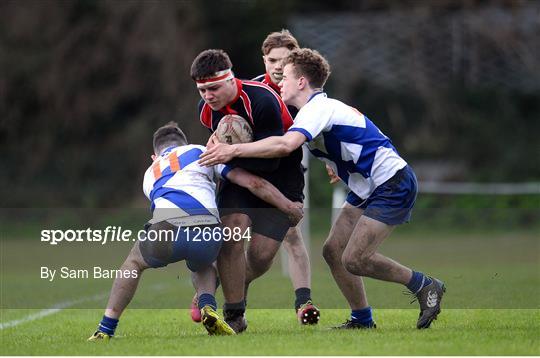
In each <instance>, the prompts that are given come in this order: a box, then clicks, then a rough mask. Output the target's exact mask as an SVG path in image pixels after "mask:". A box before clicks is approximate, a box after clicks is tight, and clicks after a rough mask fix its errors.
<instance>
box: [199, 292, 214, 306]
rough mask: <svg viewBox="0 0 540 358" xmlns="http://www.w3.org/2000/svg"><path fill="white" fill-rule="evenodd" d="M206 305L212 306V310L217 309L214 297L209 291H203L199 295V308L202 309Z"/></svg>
mask: <svg viewBox="0 0 540 358" xmlns="http://www.w3.org/2000/svg"><path fill="white" fill-rule="evenodd" d="M207 305H208V306H210V307H212V308H213V309H214V310H216V309H217V302H216V298H215V297H214V296H213V295H211V294H209V293H203V294H202V295H200V296H199V309H202V308H203V307H204V306H207Z"/></svg>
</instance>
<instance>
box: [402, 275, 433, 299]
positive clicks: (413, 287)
mask: <svg viewBox="0 0 540 358" xmlns="http://www.w3.org/2000/svg"><path fill="white" fill-rule="evenodd" d="M431 282H432V281H431V279H430V278H429V277H427V276H426V275H424V274H423V273H422V272H416V271H413V272H412V277H411V280H410V281H409V283H408V284H407V285H406V286H407V288H408V289H409V291H411V292H412V293H414V294H416V293H418V291H420V290H421V289H423V288H424V287H426V286H427V285H429V284H431Z"/></svg>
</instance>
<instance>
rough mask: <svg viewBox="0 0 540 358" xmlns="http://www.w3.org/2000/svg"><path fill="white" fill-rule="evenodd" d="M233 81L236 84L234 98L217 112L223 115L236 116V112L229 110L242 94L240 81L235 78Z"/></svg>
mask: <svg viewBox="0 0 540 358" xmlns="http://www.w3.org/2000/svg"><path fill="white" fill-rule="evenodd" d="M234 81H235V82H236V96H235V97H234V98H233V100H232V101H230V102H229V103H227V104H226V105H225V107H223V108H221V109H220V110H219V111H220V112H222V113H225V114H237V112H236V111H235V110H234V109H232V108H231V106H232V105H233V104H235V103H236V101H238V98H240V95H241V94H242V80H239V79H238V78H235V79H234Z"/></svg>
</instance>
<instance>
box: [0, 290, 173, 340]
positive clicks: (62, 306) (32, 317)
mask: <svg viewBox="0 0 540 358" xmlns="http://www.w3.org/2000/svg"><path fill="white" fill-rule="evenodd" d="M164 287H166V285H164V284H158V285H153V286H151V287H150V288H151V289H152V290H156V291H158V290H162V289H163V288H164ZM108 295H109V292H104V293H100V294H97V295H94V296H90V297H85V298H80V299H78V300H71V301H64V302H60V303H57V304H55V305H54V306H52V307H51V308H47V309H45V310H41V311H39V312H37V313H32V314H30V315H28V316H26V317H23V318H19V319H16V320H13V321H7V322H2V323H0V331H1V330H3V329H6V328H11V327H15V326H18V325H20V324H23V323H26V322H31V321H35V320H37V319H41V318H43V317H47V316H50V315H52V314H55V313H58V312H60V311H61V310H63V309H65V308H69V307H72V306H75V305H78V304H79V303H84V302H90V301H97V300H100V299H103V298H106V297H108Z"/></svg>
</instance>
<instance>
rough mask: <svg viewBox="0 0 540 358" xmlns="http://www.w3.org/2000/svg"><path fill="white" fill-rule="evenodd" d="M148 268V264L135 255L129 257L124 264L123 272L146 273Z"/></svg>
mask: <svg viewBox="0 0 540 358" xmlns="http://www.w3.org/2000/svg"><path fill="white" fill-rule="evenodd" d="M146 268H148V264H147V263H146V262H145V261H143V259H142V257H140V256H139V257H137V256H135V255H131V254H130V255H129V256H128V257H127V259H126V261H124V263H123V264H122V267H121V270H129V271H131V270H137V271H139V272H142V271H144V270H145V269H146Z"/></svg>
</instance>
